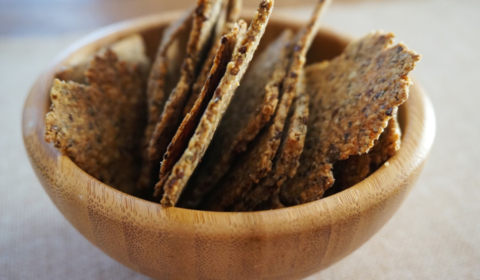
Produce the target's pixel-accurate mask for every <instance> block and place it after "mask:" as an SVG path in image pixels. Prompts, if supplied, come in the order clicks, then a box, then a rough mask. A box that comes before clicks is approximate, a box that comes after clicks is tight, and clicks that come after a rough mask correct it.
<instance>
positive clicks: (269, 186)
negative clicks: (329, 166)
mask: <svg viewBox="0 0 480 280" xmlns="http://www.w3.org/2000/svg"><path fill="white" fill-rule="evenodd" d="M298 87H299V88H298V89H297V90H298V91H299V93H300V96H299V97H298V98H297V100H296V101H295V103H294V105H293V106H292V108H291V110H290V111H291V112H290V114H289V119H287V122H286V124H285V128H286V129H288V130H287V133H285V135H284V136H283V139H282V143H281V144H280V148H279V151H278V152H277V154H276V156H275V159H274V164H273V169H272V171H270V172H269V173H268V174H267V176H265V178H263V179H262V180H260V182H259V183H258V184H257V185H256V186H254V187H253V188H252V190H251V191H250V192H248V194H247V195H246V196H245V198H244V199H243V200H242V201H240V202H239V203H237V204H236V205H235V207H234V208H233V211H252V210H255V209H256V208H257V207H259V206H260V207H261V205H262V204H265V203H266V202H268V201H272V198H274V197H275V199H274V200H275V201H277V202H279V201H278V193H279V191H280V186H281V185H282V184H283V182H284V181H285V179H287V177H289V178H291V177H293V176H294V175H295V172H296V170H297V167H298V165H299V159H300V155H301V154H302V151H303V145H304V144H305V136H306V134H307V122H308V113H309V111H308V101H309V96H308V94H306V93H305V91H304V89H302V87H303V83H299V86H298ZM275 204H278V203H275ZM273 207H275V206H273Z"/></svg>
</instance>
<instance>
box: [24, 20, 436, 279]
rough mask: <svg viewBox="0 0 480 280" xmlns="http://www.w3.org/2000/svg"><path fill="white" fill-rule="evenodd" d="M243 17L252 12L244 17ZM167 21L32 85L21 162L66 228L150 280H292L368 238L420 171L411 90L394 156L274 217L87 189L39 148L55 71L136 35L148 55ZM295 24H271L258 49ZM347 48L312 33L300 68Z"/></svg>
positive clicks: (66, 165) (427, 112)
mask: <svg viewBox="0 0 480 280" xmlns="http://www.w3.org/2000/svg"><path fill="white" fill-rule="evenodd" d="M250 14H252V13H250ZM177 16H178V13H177V14H172V13H170V14H169V15H165V14H161V15H155V16H150V17H144V18H140V19H137V20H133V21H128V22H124V23H120V24H117V25H114V26H111V27H107V28H105V29H102V30H100V31H98V32H96V33H94V34H92V35H90V36H88V37H87V38H86V39H84V40H82V41H80V42H78V43H77V44H75V45H73V46H72V47H70V48H69V49H68V50H66V51H65V52H64V53H62V54H61V55H60V56H59V57H58V58H57V59H56V60H55V61H54V63H53V64H52V65H51V67H50V68H49V69H48V70H47V71H46V72H45V73H44V74H42V75H41V76H40V77H39V79H38V81H37V82H36V83H35V85H34V86H33V88H32V90H31V92H30V94H29V96H28V99H27V101H26V104H25V108H24V112H23V124H22V126H23V137H24V142H25V146H26V149H27V152H28V155H29V157H30V161H31V164H32V166H33V168H34V170H35V172H36V174H37V176H38V178H39V180H40V182H41V184H42V185H43V187H44V188H45V190H46V192H47V193H48V195H49V196H50V198H51V199H52V201H53V202H54V203H55V205H56V206H57V207H58V209H59V210H60V211H61V212H62V214H63V215H64V216H65V217H66V218H67V220H68V221H69V222H70V223H71V224H72V225H73V226H74V227H75V228H76V229H77V230H78V231H79V232H80V233H82V234H83V236H85V237H86V238H87V239H88V240H89V241H90V242H92V243H93V244H95V245H96V246H97V247H98V248H100V249H101V250H102V251H103V252H105V253H106V254H108V255H109V256H111V257H112V258H114V259H116V260H117V261H119V262H121V263H122V264H124V265H126V266H128V267H130V268H132V269H134V270H136V271H139V272H141V273H143V274H146V275H148V276H151V277H153V278H157V279H193V278H215V279H227V278H231V279H234V278H235V279H255V278H262V279H269V278H271V279H295V278H301V277H305V276H308V275H311V274H313V273H315V272H317V271H319V270H321V269H324V268H326V267H328V266H329V265H331V264H333V263H335V262H336V261H338V260H340V259H342V258H343V257H345V256H346V255H348V254H350V253H351V252H352V251H354V250H355V249H357V248H358V247H359V246H361V245H362V244H363V243H365V242H366V241H367V240H368V239H369V238H370V237H372V236H373V235H374V234H375V233H376V232H377V231H378V230H379V229H380V228H381V227H382V226H383V225H384V224H385V223H386V222H387V221H388V220H389V219H390V217H391V216H392V215H393V213H394V212H395V211H396V210H397V209H398V207H399V206H400V204H401V203H402V201H403V200H404V198H405V197H406V195H407V194H408V193H409V191H410V189H411V188H412V186H413V185H414V183H415V181H416V180H417V177H418V176H419V174H420V171H421V170H422V167H423V164H424V162H425V159H426V156H427V154H428V152H429V150H430V148H431V146H432V143H433V138H434V134H435V119H434V113H433V109H432V106H431V104H430V102H429V101H428V99H427V98H426V96H425V95H424V93H423V91H422V90H421V89H420V88H419V87H418V86H416V85H413V86H412V87H411V91H410V99H409V100H408V101H407V102H406V104H405V105H404V106H402V108H401V110H400V113H401V114H400V122H401V125H402V127H403V133H404V134H403V145H402V148H401V150H400V151H399V152H398V153H397V154H396V155H395V156H394V157H393V158H391V159H390V160H389V165H388V166H383V167H381V168H380V169H379V170H378V171H376V172H375V173H374V174H373V175H371V176H370V177H368V178H367V179H366V180H364V181H363V182H361V183H359V184H357V185H355V186H353V187H352V188H350V189H348V190H346V191H343V192H341V193H338V194H336V195H333V196H330V197H327V198H325V199H322V200H319V201H315V202H312V203H308V204H304V205H300V206H296V207H289V208H285V209H281V210H274V211H260V212H250V213H218V212H205V211H193V210H186V209H180V208H164V207H162V206H161V205H160V204H156V203H152V202H147V201H144V200H141V199H138V198H136V197H133V196H130V195H127V194H124V193H121V192H119V191H117V190H115V189H113V188H111V187H109V186H106V185H105V184H103V183H101V182H99V181H97V180H96V179H94V178H92V177H91V176H89V175H88V174H86V173H85V172H84V171H83V170H81V169H80V168H78V167H77V166H76V165H75V164H74V163H73V162H72V161H71V160H70V159H69V158H68V157H66V156H62V155H60V154H59V152H58V151H57V150H56V149H55V148H54V147H53V146H52V145H50V144H47V143H45V141H44V138H43V135H44V131H45V122H44V121H45V114H46V112H47V110H48V106H49V90H50V87H51V84H52V78H53V74H54V73H55V71H57V70H58V69H59V67H61V66H62V65H65V64H68V63H74V62H75V61H80V60H82V59H84V58H85V57H86V56H89V55H91V54H93V53H94V52H95V51H96V50H98V49H99V48H100V47H101V46H104V45H108V44H109V43H112V42H114V41H116V40H118V39H119V38H122V37H125V36H128V35H129V34H133V33H135V32H142V34H144V36H145V39H146V41H147V45H148V47H149V53H150V55H153V54H154V52H155V47H156V45H157V44H158V40H159V38H160V33H161V31H160V30H161V29H162V27H164V26H165V25H166V24H167V23H169V22H171V21H172V20H173V19H174V18H176V17H177ZM301 24H302V22H298V21H294V20H290V19H287V17H285V16H281V15H274V16H272V18H271V20H270V23H269V27H268V31H267V32H266V37H265V38H264V39H263V42H268V41H269V40H271V39H272V38H273V37H274V35H276V34H279V33H280V32H281V30H282V29H284V28H285V27H291V28H294V29H296V28H299V26H301ZM347 43H348V39H346V38H345V37H342V36H339V35H336V34H335V33H333V32H330V31H328V30H327V31H325V30H323V31H321V32H320V33H319V35H318V37H317V39H316V40H315V41H314V43H313V46H312V50H311V51H310V53H309V62H313V61H320V60H322V59H325V58H331V57H333V56H335V55H337V54H338V53H340V52H341V50H342V49H343V47H344V46H345V45H346V44H347Z"/></svg>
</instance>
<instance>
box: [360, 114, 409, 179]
mask: <svg viewBox="0 0 480 280" xmlns="http://www.w3.org/2000/svg"><path fill="white" fill-rule="evenodd" d="M401 137H402V133H401V131H400V126H399V124H398V121H397V118H396V115H395V116H394V117H393V118H391V119H390V120H389V121H388V125H387V128H385V131H383V133H382V134H381V135H380V138H378V140H377V141H376V142H375V144H374V145H373V148H372V149H371V150H370V151H369V152H368V155H369V157H370V159H371V169H372V170H371V172H374V171H375V170H376V169H378V168H379V167H380V166H382V165H383V164H384V163H385V162H386V161H387V160H388V159H389V158H390V157H392V156H393V155H394V154H395V153H396V152H397V151H398V150H399V149H400V145H401Z"/></svg>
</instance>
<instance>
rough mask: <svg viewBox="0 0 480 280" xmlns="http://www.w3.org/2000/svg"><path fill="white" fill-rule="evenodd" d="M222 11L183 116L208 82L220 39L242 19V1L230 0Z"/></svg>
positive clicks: (224, 4) (224, 3)
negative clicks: (211, 43)
mask: <svg viewBox="0 0 480 280" xmlns="http://www.w3.org/2000/svg"><path fill="white" fill-rule="evenodd" d="M222 5H223V6H222V10H221V12H220V16H219V18H218V22H217V25H216V27H215V36H214V40H213V45H212V47H211V48H210V51H209V53H208V55H207V58H206V59H205V62H204V63H203V66H202V69H201V70H200V73H199V74H198V77H197V79H196V81H195V83H194V84H193V86H192V94H191V95H190V97H189V98H188V101H187V104H186V105H185V108H184V109H183V116H186V115H187V114H188V113H189V112H190V110H191V109H192V108H193V105H194V104H195V101H196V100H197V98H198V96H199V95H200V92H201V90H202V88H203V85H204V84H205V81H206V80H207V77H208V75H209V73H210V69H211V68H212V65H213V60H214V58H215V55H216V53H217V49H218V47H219V46H220V39H221V37H222V36H223V35H225V34H227V33H228V32H230V30H232V28H233V26H234V25H235V23H236V22H237V21H238V19H239V17H240V11H241V9H242V0H228V1H223V2H222Z"/></svg>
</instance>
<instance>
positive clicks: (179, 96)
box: [148, 0, 221, 162]
mask: <svg viewBox="0 0 480 280" xmlns="http://www.w3.org/2000/svg"><path fill="white" fill-rule="evenodd" d="M220 7H221V1H220V0H198V2H197V6H196V9H195V13H194V15H193V26H192V30H191V32H190V36H189V38H188V43H187V50H186V55H185V58H184V61H183V64H182V67H181V69H180V79H179V81H178V83H177V84H176V86H175V88H174V89H173V90H172V92H171V93H169V94H170V95H169V97H168V100H167V101H166V102H165V106H164V108H163V111H162V113H161V115H160V117H159V119H158V122H157V124H156V125H155V130H154V132H153V135H152V138H151V140H150V144H149V147H148V156H149V159H150V160H151V161H152V162H159V161H160V159H161V157H162V156H163V154H164V153H165V151H166V149H167V146H168V144H169V143H170V141H171V140H172V137H173V136H174V134H175V131H176V129H177V128H178V126H179V124H180V122H181V119H180V118H181V116H182V112H183V108H184V106H185V102H186V100H187V98H188V96H189V93H190V89H191V86H192V84H193V82H194V81H195V77H196V75H197V73H196V72H197V67H198V64H200V65H201V63H202V60H203V59H204V57H203V56H204V55H205V51H206V48H207V46H208V44H209V40H210V39H211V34H212V30H213V28H214V26H215V23H216V21H217V19H218V15H219V13H220Z"/></svg>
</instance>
